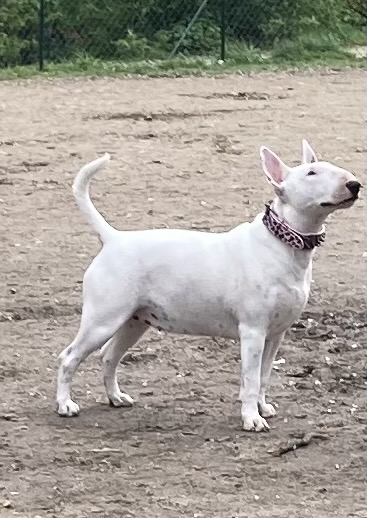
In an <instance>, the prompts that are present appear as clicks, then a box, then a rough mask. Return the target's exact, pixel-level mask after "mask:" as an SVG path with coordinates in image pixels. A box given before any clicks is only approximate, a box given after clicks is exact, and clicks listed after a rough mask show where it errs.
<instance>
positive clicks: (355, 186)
mask: <svg viewBox="0 0 367 518" xmlns="http://www.w3.org/2000/svg"><path fill="white" fill-rule="evenodd" d="M345 186H346V187H347V188H348V189H349V190H350V192H351V193H352V195H353V197H354V198H357V196H358V193H359V189H360V188H361V184H360V183H359V182H355V181H352V182H347V183H346V184H345Z"/></svg>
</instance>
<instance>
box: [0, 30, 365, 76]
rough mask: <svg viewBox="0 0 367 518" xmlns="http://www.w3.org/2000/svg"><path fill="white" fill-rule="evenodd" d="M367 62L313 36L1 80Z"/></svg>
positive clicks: (50, 67) (86, 64)
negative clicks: (222, 52) (222, 53)
mask: <svg viewBox="0 0 367 518" xmlns="http://www.w3.org/2000/svg"><path fill="white" fill-rule="evenodd" d="M365 62H366V60H365V59H362V58H357V57H355V55H353V54H352V53H351V52H349V51H348V50H347V49H346V48H343V47H341V45H340V42H338V41H336V40H333V39H331V38H330V37H329V38H315V37H312V36H309V37H307V38H302V39H300V40H298V41H296V42H294V41H285V42H282V43H280V44H278V45H277V46H276V47H275V48H273V49H272V50H269V51H266V52H265V51H262V50H260V49H256V48H249V47H247V46H245V45H241V44H238V43H237V44H232V43H230V42H229V43H228V46H227V57H226V60H225V62H222V61H220V60H219V59H218V58H217V57H214V56H212V57H184V56H178V57H176V58H174V59H172V60H144V61H129V62H124V61H117V60H116V61H102V60H100V59H97V58H93V57H91V56H87V55H78V56H76V57H75V59H74V60H73V61H68V62H61V63H47V65H46V67H45V70H44V71H43V72H40V71H39V70H38V68H37V66H36V65H32V66H22V67H13V68H5V69H0V80H5V79H28V78H31V77H75V76H83V75H88V76H95V77H100V76H125V77H126V76H134V75H137V76H150V77H159V76H171V77H177V76H185V75H215V74H225V73H241V72H242V73H246V72H250V71H255V72H256V71H261V70H279V69H288V68H292V69H294V68H297V69H306V68H314V67H325V68H330V67H343V66H347V67H364V66H365Z"/></svg>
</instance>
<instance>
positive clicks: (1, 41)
mask: <svg viewBox="0 0 367 518" xmlns="http://www.w3.org/2000/svg"><path fill="white" fill-rule="evenodd" d="M365 21H366V6H365V2H364V1H363V0H324V1H323V2H320V1H319V0H305V1H302V2H297V1H294V0H247V1H244V0H1V3H0V67H12V66H16V65H29V64H36V63H39V64H40V66H41V67H42V65H43V62H45V63H50V62H52V63H58V62H65V61H73V60H76V59H80V58H81V57H83V58H84V59H86V58H90V59H100V60H104V61H122V62H131V61H144V60H166V59H170V58H172V57H174V56H186V57H187V56H209V57H210V56H213V57H216V58H217V59H224V58H226V57H227V58H228V57H229V58H231V57H233V56H236V55H237V56H238V55H242V56H245V55H249V53H251V52H253V51H254V50H255V49H259V50H261V51H266V50H268V49H273V48H275V47H276V46H279V45H280V44H282V42H286V41H296V40H298V41H300V40H302V38H309V39H312V38H314V39H317V40H319V39H320V37H322V38H323V39H324V40H325V41H326V40H328V41H329V43H330V42H334V43H335V42H336V41H337V42H338V43H340V42H342V43H343V44H348V41H349V40H350V43H351V44H352V40H353V35H354V34H355V33H356V32H359V33H360V32H361V31H363V30H364V27H365Z"/></svg>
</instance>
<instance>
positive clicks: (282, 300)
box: [267, 282, 310, 333]
mask: <svg viewBox="0 0 367 518" xmlns="http://www.w3.org/2000/svg"><path fill="white" fill-rule="evenodd" d="M309 292H310V286H309V283H308V282H305V283H303V284H295V285H283V286H279V287H277V288H275V289H273V290H272V293H271V295H270V297H269V301H268V303H269V304H268V308H267V310H268V312H269V331H270V332H271V333H272V332H276V333H279V332H283V331H286V330H287V329H288V328H289V327H290V326H291V325H292V324H293V323H294V322H295V321H296V320H297V319H298V318H299V317H300V315H301V313H302V310H303V309H304V307H305V305H306V304H307V301H308V296H309Z"/></svg>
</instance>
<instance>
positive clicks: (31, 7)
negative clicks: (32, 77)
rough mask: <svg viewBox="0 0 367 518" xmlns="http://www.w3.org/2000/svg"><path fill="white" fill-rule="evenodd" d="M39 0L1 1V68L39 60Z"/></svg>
mask: <svg viewBox="0 0 367 518" xmlns="http://www.w3.org/2000/svg"><path fill="white" fill-rule="evenodd" d="M37 12H38V0H1V3H0V67H6V66H10V65H18V64H28V63H32V62H34V61H35V60H36V59H37V34H38V29H37Z"/></svg>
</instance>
